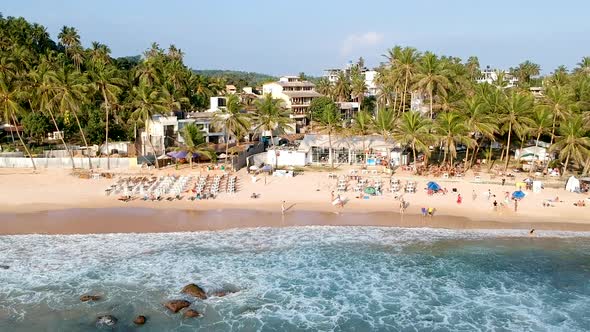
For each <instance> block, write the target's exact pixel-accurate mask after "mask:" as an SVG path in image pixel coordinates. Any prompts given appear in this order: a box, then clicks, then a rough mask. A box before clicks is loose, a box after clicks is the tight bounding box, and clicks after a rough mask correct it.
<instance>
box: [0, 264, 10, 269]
mask: <svg viewBox="0 0 590 332" xmlns="http://www.w3.org/2000/svg"><path fill="white" fill-rule="evenodd" d="M0 269H2V270H8V269H10V266H8V265H0Z"/></svg>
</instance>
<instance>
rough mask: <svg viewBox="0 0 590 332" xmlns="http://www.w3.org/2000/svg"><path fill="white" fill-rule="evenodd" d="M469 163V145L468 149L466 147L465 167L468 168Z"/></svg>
mask: <svg viewBox="0 0 590 332" xmlns="http://www.w3.org/2000/svg"><path fill="white" fill-rule="evenodd" d="M466 146H467V145H466ZM469 165H470V164H469V146H467V149H465V169H468V166H469Z"/></svg>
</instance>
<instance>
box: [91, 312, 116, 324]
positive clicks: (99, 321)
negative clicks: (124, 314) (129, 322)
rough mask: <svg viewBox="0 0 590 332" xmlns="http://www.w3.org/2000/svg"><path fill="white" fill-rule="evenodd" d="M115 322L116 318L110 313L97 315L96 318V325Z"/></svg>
mask: <svg viewBox="0 0 590 332" xmlns="http://www.w3.org/2000/svg"><path fill="white" fill-rule="evenodd" d="M115 324H117V318H116V317H115V316H112V315H104V316H99V317H98V318H97V319H96V325H99V326H114V325H115Z"/></svg>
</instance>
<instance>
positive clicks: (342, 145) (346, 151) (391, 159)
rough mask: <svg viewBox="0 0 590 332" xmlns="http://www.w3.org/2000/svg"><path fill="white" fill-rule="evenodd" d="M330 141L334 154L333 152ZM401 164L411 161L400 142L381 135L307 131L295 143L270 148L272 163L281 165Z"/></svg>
mask: <svg viewBox="0 0 590 332" xmlns="http://www.w3.org/2000/svg"><path fill="white" fill-rule="evenodd" d="M330 140H331V143H332V153H331V154H330ZM332 160H333V161H334V165H363V166H379V165H382V166H388V165H391V166H399V165H402V164H404V163H405V162H406V161H407V156H406V155H404V154H403V153H402V149H401V148H400V147H399V144H396V143H395V142H394V141H393V140H384V139H383V137H381V136H376V135H374V136H364V137H363V136H332V137H331V138H330V137H328V135H318V134H307V135H305V136H304V138H303V140H301V141H298V142H295V144H292V145H288V146H282V147H277V148H276V149H270V150H269V151H268V155H267V161H268V163H269V164H275V163H277V164H278V165H279V166H303V165H328V164H331V162H332Z"/></svg>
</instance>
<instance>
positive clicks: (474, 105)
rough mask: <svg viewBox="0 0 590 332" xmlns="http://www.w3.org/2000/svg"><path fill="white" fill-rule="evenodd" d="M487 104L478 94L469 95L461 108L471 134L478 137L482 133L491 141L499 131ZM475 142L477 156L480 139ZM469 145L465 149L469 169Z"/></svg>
mask: <svg viewBox="0 0 590 332" xmlns="http://www.w3.org/2000/svg"><path fill="white" fill-rule="evenodd" d="M486 106H487V105H486V104H485V103H484V102H483V100H482V99H481V98H480V97H478V96H472V97H468V98H467V99H465V100H464V102H463V103H462V105H461V107H460V108H459V109H460V111H461V113H462V115H463V116H465V126H466V127H467V130H468V131H469V135H470V136H471V135H474V136H475V137H477V136H478V135H481V136H482V137H484V138H488V139H489V140H490V141H492V140H494V134H495V133H496V132H497V131H498V125H497V121H496V120H495V118H494V117H493V116H492V115H490V114H489V113H488V108H487V107H486ZM473 142H474V143H475V148H474V154H473V156H474V158H476V157H477V153H478V152H479V146H480V145H479V142H478V140H477V139H476V140H474V141H473ZM469 148H470V147H469V146H467V150H466V151H465V163H466V168H467V169H469V167H470V166H471V162H470V160H469Z"/></svg>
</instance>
